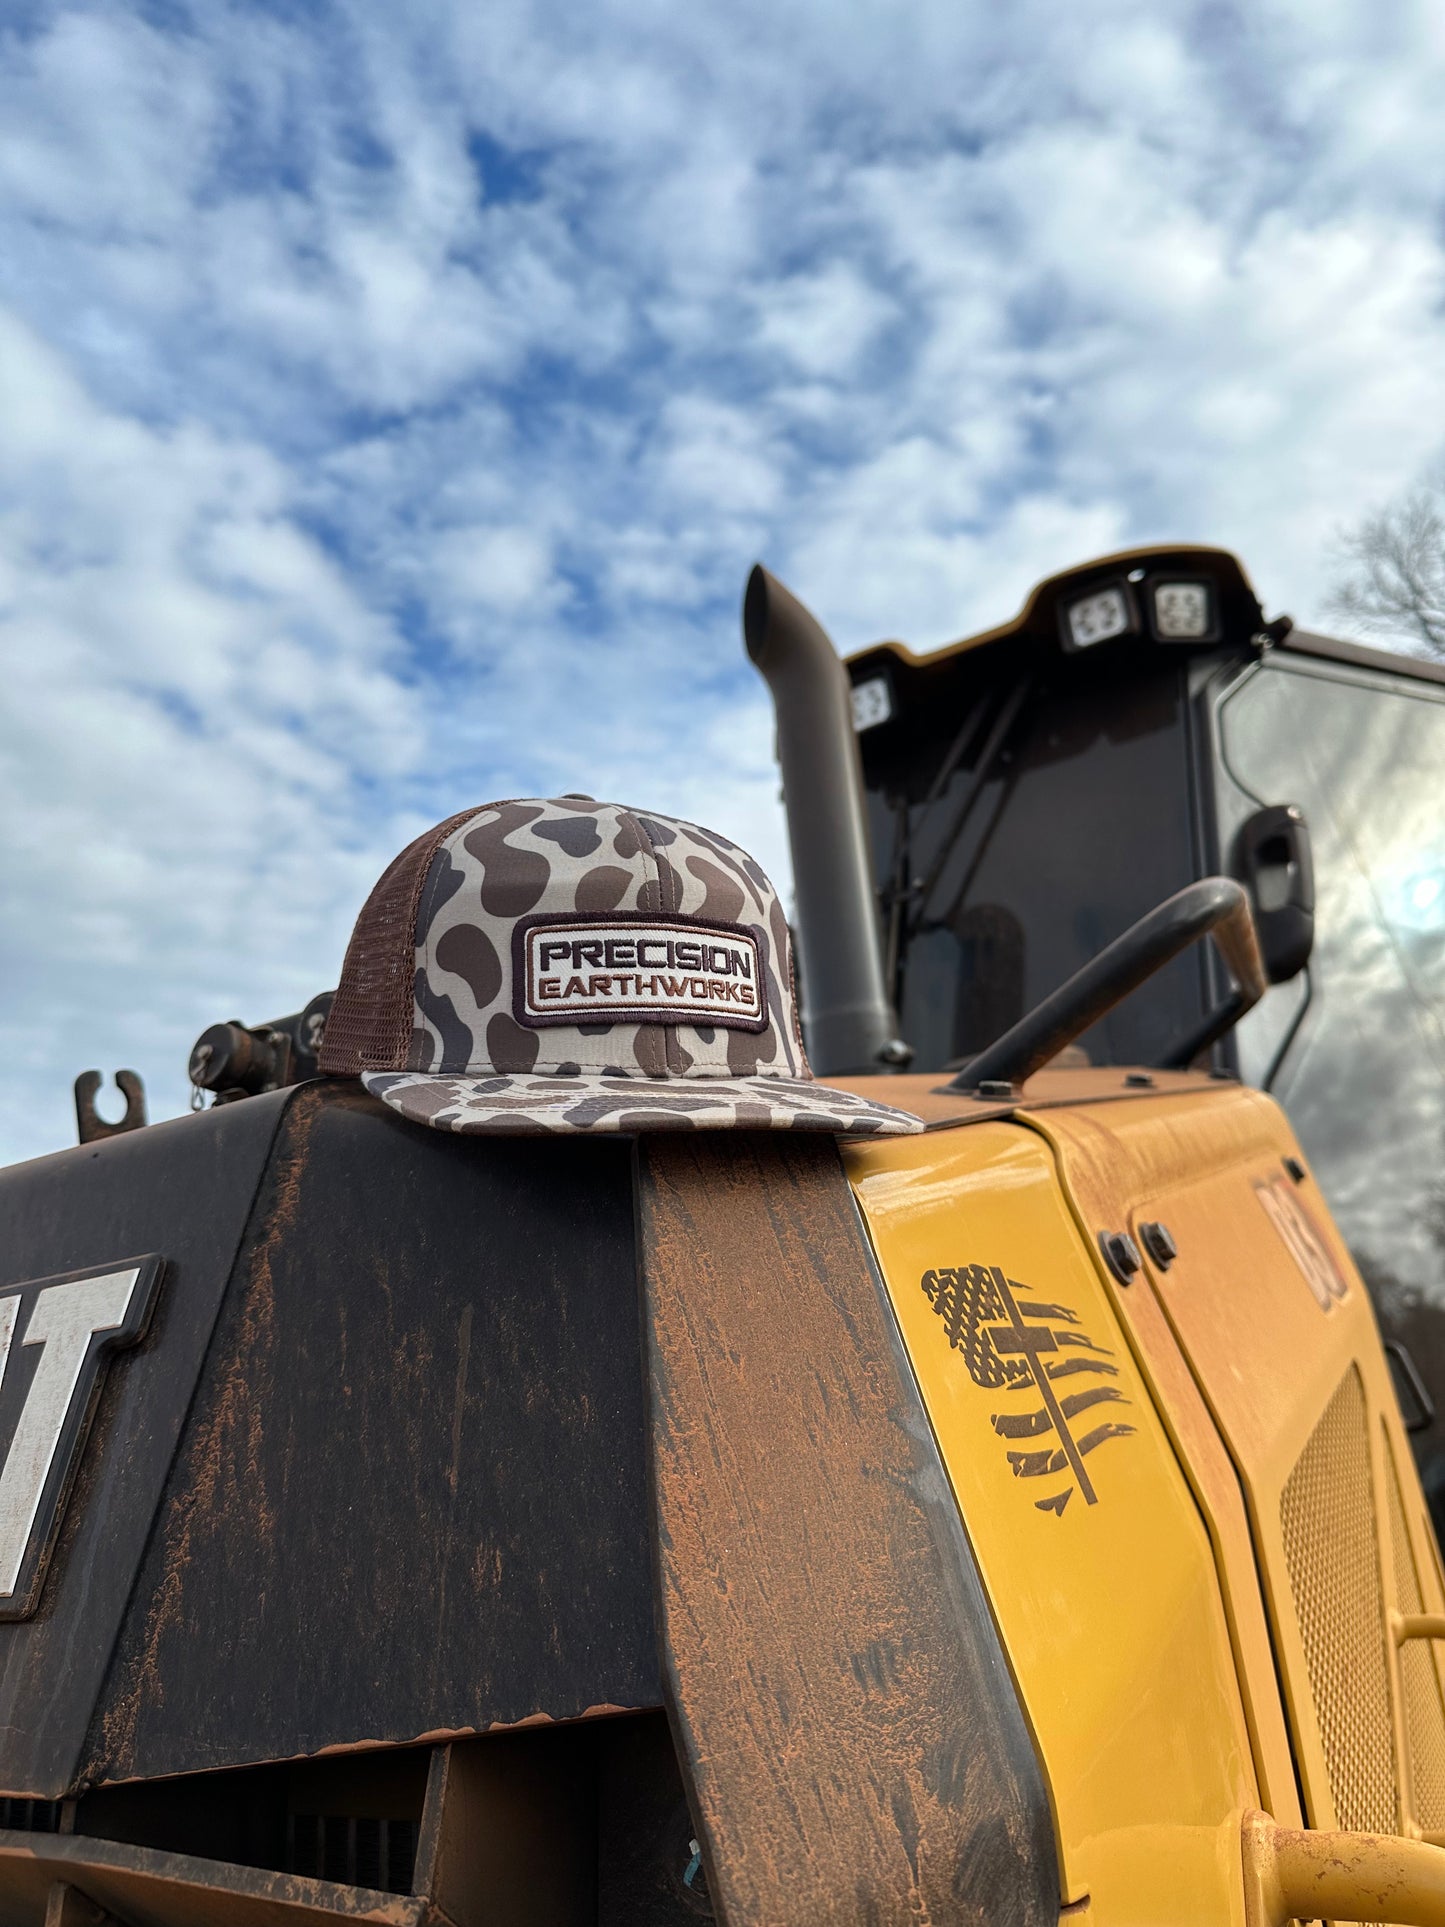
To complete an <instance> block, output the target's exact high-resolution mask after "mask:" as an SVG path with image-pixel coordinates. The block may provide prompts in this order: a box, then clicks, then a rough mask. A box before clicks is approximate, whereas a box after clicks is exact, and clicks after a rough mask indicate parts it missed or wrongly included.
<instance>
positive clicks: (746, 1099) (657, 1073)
mask: <svg viewBox="0 0 1445 1927" xmlns="http://www.w3.org/2000/svg"><path fill="white" fill-rule="evenodd" d="M320 1066H321V1069H322V1071H323V1072H327V1073H330V1074H332V1075H335V1076H351V1077H360V1079H361V1081H362V1083H363V1084H364V1085H365V1086H366V1088H367V1089H368V1090H369V1091H371V1092H372V1093H373V1094H374V1095H375V1096H377V1097H379V1098H381V1099H382V1100H383V1101H384V1102H385V1103H387V1104H389V1105H390V1106H391V1108H392V1109H393V1110H395V1111H399V1112H400V1113H401V1115H402V1116H403V1117H406V1118H410V1119H411V1120H412V1121H413V1122H414V1123H417V1124H429V1125H431V1126H432V1127H433V1128H434V1129H436V1130H442V1131H465V1132H497V1133H501V1132H508V1133H539V1132H549V1131H677V1130H723V1129H734V1130H784V1131H833V1132H837V1133H839V1134H842V1135H846V1136H849V1137H854V1136H877V1135H883V1134H890V1133H904V1132H910V1131H920V1130H922V1128H923V1125H922V1121H921V1120H920V1119H918V1118H916V1117H913V1116H911V1115H910V1114H909V1113H908V1112H906V1111H897V1110H894V1109H892V1108H891V1107H890V1106H889V1105H886V1104H877V1103H874V1102H872V1101H871V1100H870V1099H868V1098H865V1097H858V1096H855V1095H853V1094H852V1093H851V1092H848V1091H837V1090H833V1089H832V1088H831V1087H830V1086H828V1085H825V1084H819V1083H817V1082H816V1081H815V1079H814V1077H813V1073H812V1071H811V1070H810V1069H809V1068H808V1060H807V1057H806V1056H805V1055H804V1052H803V1042H802V1035H801V1032H800V1030H799V1027H798V1012H797V1001H796V996H795V990H794V982H793V958H792V943H791V940H790V937H789V933H788V925H787V919H786V918H785V917H784V915H783V909H782V905H781V904H780V903H779V901H778V895H777V892H776V891H775V890H774V888H773V886H772V884H771V883H770V882H769V881H768V879H767V877H766V876H765V875H764V873H763V871H762V870H761V869H760V867H759V866H758V865H757V864H756V863H755V862H754V861H753V859H752V858H751V857H750V856H748V855H747V853H746V852H745V851H743V850H740V849H739V848H738V847H737V845H736V844H734V843H730V842H728V840H727V839H726V837H721V836H718V835H716V834H715V833H714V832H713V831H711V830H705V829H702V828H700V827H699V826H698V825H696V824H693V823H679V822H675V821H673V820H672V819H671V818H670V817H665V816H654V815H651V814H649V813H646V812H644V811H641V810H632V809H627V808H625V807H624V806H623V805H621V804H619V803H596V802H593V801H592V800H591V798H587V797H576V796H562V797H553V798H550V799H545V800H528V801H511V802H503V803H486V804H483V805H482V806H481V807H480V808H479V809H473V810H466V811H463V812H462V814H461V815H459V816H453V817H450V818H448V820H447V821H446V822H445V823H439V824H438V825H437V826H436V828H435V829H433V830H428V831H427V833H426V835H425V836H420V837H418V838H417V840H416V841H415V842H414V843H412V844H411V845H410V846H409V847H408V848H407V849H405V850H403V851H402V853H401V855H400V856H399V857H397V859H396V861H395V862H394V863H393V864H392V865H391V867H390V868H389V869H388V870H387V871H386V873H385V875H384V876H383V877H382V878H381V881H380V882H379V883H378V884H377V886H376V888H375V889H374V890H373V891H372V893H371V895H370V897H369V898H368V899H367V901H366V904H365V906H364V907H363V909H362V912H361V915H360V916H359V917H358V918H357V921H356V928H355V930H354V931H353V933H352V937H351V942H350V945H349V946H348V948H347V952H346V962H345V965H344V967H343V969H342V973H341V983H340V986H339V988H338V990H337V993H336V1000H335V1002H334V1003H333V1005H332V1007H331V1012H330V1015H329V1016H328V1017H327V1020H326V1031H325V1035H324V1039H323V1043H322V1048H321V1056H320Z"/></svg>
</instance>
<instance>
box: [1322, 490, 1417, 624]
mask: <svg viewBox="0 0 1445 1927" xmlns="http://www.w3.org/2000/svg"><path fill="white" fill-rule="evenodd" d="M1337 553H1338V560H1339V566H1340V579H1339V581H1338V584H1337V586H1336V588H1335V590H1334V592H1333V593H1332V594H1331V596H1330V597H1329V607H1330V609H1331V610H1332V611H1333V613H1334V614H1335V615H1337V616H1340V617H1342V618H1343V619H1344V621H1345V622H1346V623H1348V624H1350V625H1352V626H1353V627H1355V628H1358V629H1364V630H1367V631H1368V632H1369V633H1370V634H1372V635H1379V636H1386V637H1390V636H1393V637H1395V638H1396V639H1397V640H1400V641H1408V642H1409V643H1410V644H1412V645H1413V646H1415V647H1416V648H1418V647H1419V646H1420V645H1421V644H1422V643H1423V645H1424V647H1425V650H1426V651H1427V652H1428V653H1429V654H1430V655H1432V656H1438V657H1440V658H1442V659H1445V484H1438V485H1435V486H1432V487H1429V488H1423V489H1418V490H1416V491H1415V492H1414V493H1413V494H1410V495H1406V496H1403V497H1402V498H1401V499H1400V500H1399V501H1398V502H1393V503H1391V504H1390V505H1389V506H1388V507H1386V508H1382V509H1378V510H1376V511H1375V513H1374V514H1372V515H1367V516H1366V517H1365V518H1364V520H1363V521H1362V522H1361V523H1360V525H1359V527H1358V528H1355V529H1352V530H1349V531H1347V532H1346V533H1345V534H1344V535H1342V536H1341V537H1340V538H1339V540H1338V543H1337Z"/></svg>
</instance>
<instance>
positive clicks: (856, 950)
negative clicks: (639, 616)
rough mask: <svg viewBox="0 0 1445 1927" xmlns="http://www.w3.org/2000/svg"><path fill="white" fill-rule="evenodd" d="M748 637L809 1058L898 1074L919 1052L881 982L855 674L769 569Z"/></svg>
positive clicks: (756, 585) (757, 585)
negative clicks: (783, 832) (787, 872)
mask: <svg viewBox="0 0 1445 1927" xmlns="http://www.w3.org/2000/svg"><path fill="white" fill-rule="evenodd" d="M743 636H744V639H745V640H746V642H747V647H748V654H749V656H751V658H752V660H753V662H754V663H755V664H756V666H757V668H758V669H759V670H760V671H761V673H762V675H763V678H764V680H765V681H766V682H767V685H768V688H769V689H770V690H771V692H772V697H773V708H774V711H775V713H776V715H777V722H778V762H779V764H780V766H781V768H782V772H783V795H784V800H785V802H786V805H787V811H788V842H789V845H790V847H791V849H792V854H793V884H794V888H795V890H796V892H797V906H798V907H797V920H798V947H799V950H800V951H801V953H802V956H801V963H802V971H803V983H804V993H805V994H804V999H803V1012H804V1017H803V1021H804V1024H805V1026H806V1029H807V1042H808V1056H809V1058H810V1060H811V1062H812V1065H813V1069H814V1070H815V1071H816V1072H817V1073H818V1074H819V1075H820V1076H823V1077H828V1076H833V1077H840V1076H850V1075H857V1073H859V1072H860V1071H879V1070H897V1069H899V1068H901V1067H902V1066H903V1065H904V1064H906V1063H907V1062H908V1059H909V1057H910V1056H911V1055H912V1053H911V1052H910V1050H909V1049H908V1046H907V1045H906V1044H904V1043H903V1042H901V1040H900V1039H899V1036H898V1020H897V1018H896V1017H895V1016H894V1014H893V1009H892V1006H891V1005H890V1003H889V1001H888V995H887V992H886V991H885V989H884V986H883V965H882V961H881V955H880V946H879V941H878V923H877V911H876V908H875V902H874V894H873V872H872V865H871V864H870V862H869V856H868V826H867V822H866V820H865V818H864V814H863V768H862V764H861V763H860V761H859V758H858V739H857V736H856V734H855V733H854V729H853V712H852V696H851V688H850V684H849V681H848V674H847V671H846V670H845V669H844V667H843V665H842V663H841V662H840V661H839V659H838V653H837V651H836V650H835V649H834V647H833V645H832V643H831V642H830V641H829V640H828V637H827V635H826V633H825V632H824V630H823V629H822V628H821V626H820V625H819V623H818V621H817V619H816V618H815V617H814V616H812V615H810V614H809V613H808V611H807V610H806V609H805V608H804V607H803V605H802V603H801V602H799V601H798V599H797V597H796V596H793V595H790V594H789V592H788V591H787V590H786V589H785V588H784V587H783V585H782V583H781V582H779V581H778V580H777V579H776V578H775V577H774V576H771V575H769V574H768V572H767V570H766V569H765V568H763V567H762V566H761V564H759V565H758V567H756V568H755V569H754V570H753V572H752V574H751V575H750V576H749V577H748V588H747V594H746V596H745V597H744V598H743Z"/></svg>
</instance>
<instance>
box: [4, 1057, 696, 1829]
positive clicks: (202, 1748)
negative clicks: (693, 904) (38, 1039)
mask: <svg viewBox="0 0 1445 1927" xmlns="http://www.w3.org/2000/svg"><path fill="white" fill-rule="evenodd" d="M0 1212H3V1218H0V1222H3V1223H4V1226H5V1229H6V1233H7V1236H6V1239H5V1241H4V1247H3V1264H4V1270H3V1273H0V1320H3V1316H4V1311H3V1306H4V1297H3V1293H4V1288H5V1286H6V1285H7V1284H9V1283H11V1282H15V1281H19V1280H30V1279H35V1278H39V1277H46V1276H50V1275H51V1274H54V1273H56V1272H59V1271H62V1270H68V1269H71V1268H77V1267H81V1266H86V1265H89V1266H96V1265H105V1264H107V1263H111V1262H113V1261H116V1260H118V1259H121V1258H128V1257H131V1256H134V1255H136V1254H139V1253H142V1252H145V1253H157V1254H159V1255H160V1256H161V1257H162V1258H163V1259H164V1260H165V1264H164V1269H163V1271H162V1273H161V1275H160V1280H159V1284H158V1286H157V1288H156V1293H155V1308H154V1314H153V1316H152V1319H151V1322H150V1325H149V1328H148V1330H147V1332H146V1333H145V1335H144V1336H143V1338H142V1339H141V1340H140V1342H139V1343H138V1344H134V1345H133V1346H132V1347H131V1348H130V1349H129V1350H127V1351H125V1352H123V1353H120V1352H118V1353H116V1354H115V1357H114V1359H113V1360H112V1362H111V1364H110V1367H109V1373H108V1377H107V1378H106V1380H105V1382H104V1384H103V1386H102V1388H101V1390H100V1393H99V1398H98V1403H97V1405H96V1410H95V1418H94V1422H93V1424H92V1425H91V1428H90V1436H89V1440H88V1443H87V1444H86V1445H85V1449H84V1452H83V1454H82V1455H81V1459H80V1472H79V1476H78V1478H77V1480H76V1483H75V1486H74V1490H73V1493H72V1495H71V1498H70V1503H69V1507H68V1511H67V1514H66V1517H65V1520H64V1523H63V1526H62V1528H61V1531H60V1535H59V1538H58V1540H57V1541H56V1547H55V1553H54V1557H53V1559H52V1562H51V1567H50V1570H49V1572H48V1574H47V1576H46V1577H45V1580H44V1584H43V1588H42V1590H41V1592H40V1596H39V1604H38V1610H37V1612H36V1616H35V1617H34V1618H33V1619H30V1620H26V1621H23V1622H21V1623H18V1624H9V1625H5V1624H0V1791H5V1792H9V1793H13V1794H18V1795H22V1796H24V1795H28V1796H32V1797H39V1798H56V1797H59V1796H61V1795H62V1794H64V1793H65V1792H67V1791H69V1790H71V1789H72V1788H74V1787H76V1786H77V1785H84V1784H106V1783H113V1782H116V1781H122V1780H130V1779H138V1778H149V1777H152V1776H159V1775H170V1774H176V1773H190V1772H196V1771H202V1770H205V1769H209V1768H216V1767H227V1766H235V1765H242V1764H247V1763H250V1762H254V1761H263V1760H268V1759H283V1758H292V1757H296V1756H300V1755H310V1754H317V1753H321V1752H324V1751H327V1750H329V1749H333V1748H349V1747H355V1746H364V1745H371V1744H377V1743H380V1744H388V1743H397V1742H404V1741H410V1740H415V1739H418V1738H422V1737H426V1736H433V1735H438V1734H457V1733H468V1732H477V1731H486V1730H488V1729H490V1728H492V1727H494V1726H495V1727H502V1726H510V1725H516V1724H520V1723H523V1722H527V1721H535V1720H537V1719H566V1718H573V1717H577V1716H579V1715H582V1714H585V1713H587V1712H588V1711H590V1710H594V1709H598V1708H619V1707H628V1706H639V1705H656V1704H658V1702H659V1698H660V1688H659V1683H658V1678H657V1661H656V1654H655V1643H654V1632H653V1619H652V1605H651V1592H650V1573H649V1551H648V1528H647V1504H646V1485H645V1457H644V1420H643V1389H642V1382H641V1366H640V1362H639V1359H638V1350H637V1308H636V1271H635V1247H634V1236H633V1222H632V1182H631V1167H630V1147H629V1146H628V1145H626V1144H625V1143H622V1142H612V1141H610V1142H604V1143H597V1142H593V1141H590V1140H587V1141H582V1140H571V1141H568V1142H567V1143H558V1142H555V1141H537V1140H505V1141H500V1142H496V1143H491V1142H489V1143H475V1142H472V1141H469V1140H466V1139H463V1138H456V1137H450V1136H448V1135H447V1134H445V1133H440V1132H434V1131H426V1130H420V1129H418V1128H416V1127H414V1126H411V1125H408V1124H406V1123H404V1122H402V1121H401V1120H400V1119H397V1118H394V1117H393V1116H391V1114H390V1113H389V1112H386V1111H385V1110H384V1109H383V1108H382V1107H381V1106H380V1105H379V1104H377V1103H375V1102H374V1101H373V1100H372V1099H370V1098H367V1097H366V1096H365V1095H364V1094H362V1093H360V1092H359V1091H358V1090H357V1088H356V1086H355V1085H354V1084H352V1083H350V1082H349V1081H342V1080H322V1081H319V1082H316V1083H312V1084H309V1085H302V1086H300V1087H297V1088H295V1089H293V1090H292V1091H290V1092H283V1093H278V1094H276V1095H275V1096H270V1097H260V1098H251V1099H247V1100H246V1101H245V1102H244V1103H238V1104H234V1105H227V1106H224V1107H222V1108H221V1109H219V1110H215V1111H211V1112H207V1113H204V1114H202V1115H200V1116H197V1117H193V1118H187V1119H182V1120H178V1121H176V1122H175V1123H174V1124H168V1125H161V1126H156V1127H153V1128H151V1129H148V1130H144V1131H138V1132H135V1133H133V1134H129V1135H127V1136H125V1137H121V1138H117V1139H114V1140H112V1141H110V1142H109V1143H107V1144H103V1145H99V1146H88V1147H84V1148H82V1149H79V1150H76V1151H72V1152H65V1153H62V1154H60V1155H59V1156H56V1157H53V1158H47V1159H41V1160H38V1161H37V1162H36V1163H34V1164H30V1165H25V1166H20V1167H17V1168H16V1169H14V1170H12V1171H9V1172H6V1173H3V1174H0ZM24 1315H25V1314H24V1312H22V1313H21V1316H22V1317H23V1316H24ZM20 1330H21V1335H22V1336H23V1328H20ZM23 1350H24V1347H23V1345H21V1344H20V1343H18V1342H17V1345H16V1347H15V1351H16V1353H17V1355H18V1354H20V1353H22V1352H23ZM12 1369H13V1364H12ZM26 1369H31V1368H30V1367H29V1366H28V1365H27V1367H26ZM4 1412H5V1405H4V1399H3V1395H0V1429H3V1424H4ZM6 1443H7V1441H6V1440H5V1438H4V1437H3V1436H0V1451H3V1450H4V1448H5V1446H6ZM3 1477H4V1473H3V1470H0V1482H3ZM3 1510H4V1507H3V1494H0V1515H3Z"/></svg>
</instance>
